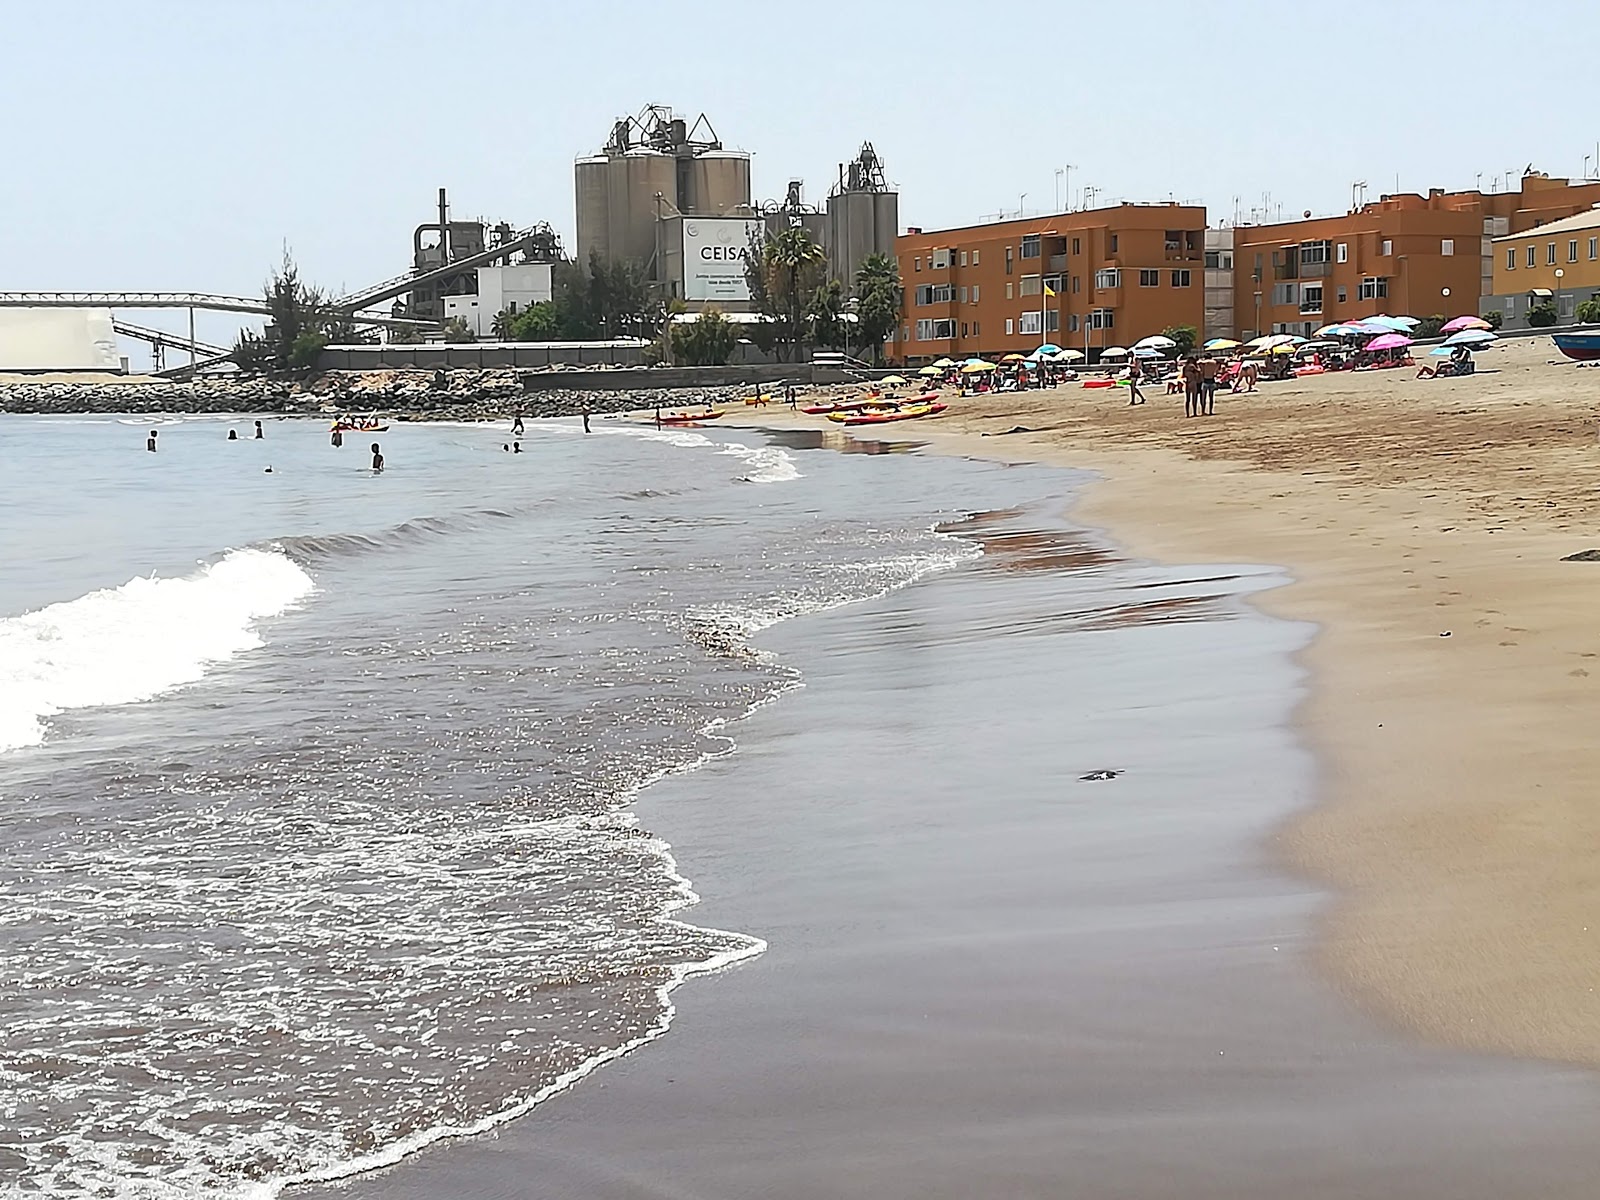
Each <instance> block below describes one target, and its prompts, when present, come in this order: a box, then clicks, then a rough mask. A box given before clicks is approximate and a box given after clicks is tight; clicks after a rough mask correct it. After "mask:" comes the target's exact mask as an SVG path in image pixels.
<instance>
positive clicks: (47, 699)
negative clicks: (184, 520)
mask: <svg viewBox="0 0 1600 1200" xmlns="http://www.w3.org/2000/svg"><path fill="white" fill-rule="evenodd" d="M312 586H313V585H312V582H311V576H309V575H307V574H306V573H305V572H304V571H303V570H301V569H300V567H298V566H296V565H295V564H294V563H293V562H291V561H290V560H289V559H288V558H287V557H286V556H284V555H282V554H278V553H275V552H272V551H268V550H233V551H230V552H229V553H228V554H227V555H226V556H224V557H223V558H222V559H220V560H219V561H217V562H215V563H212V564H211V565H209V566H207V567H204V568H202V569H201V570H199V571H197V572H195V573H194V574H192V575H188V576H185V577H183V578H177V579H144V578H140V579H133V580H130V581H129V582H127V583H125V584H123V585H122V586H121V587H118V588H106V589H103V590H101V591H98V592H90V593H89V594H88V595H87V596H80V597H79V598H78V599H76V600H67V601H63V602H61V603H59V604H52V605H49V606H48V607H46V608H41V609H37V610H36V611H34V612H29V613H24V614H22V615H21V616H17V617H7V618H4V619H0V752H4V751H7V750H15V749H17V748H18V747H21V746H29V745H34V744H36V743H38V742H40V741H42V740H43V739H44V736H45V724H44V723H45V721H46V720H47V719H48V718H50V717H52V716H54V715H56V714H57V713H61V712H65V711H67V710H69V709H75V708H92V707H98V706H101V705H108V704H129V703H133V702H134V701H138V700H148V699H150V698H152V697H154V696H158V695H160V694H161V693H163V692H166V691H170V690H171V689H173V688H175V687H179V686H181V685H183V684H186V683H193V682H194V681H195V680H197V679H200V678H201V677H202V676H204V675H205V673H206V672H207V671H208V670H209V669H210V668H211V667H213V666H215V665H216V664H217V663H220V662H224V661H226V660H227V659H230V658H232V657H234V656H235V655H237V654H240V653H242V652H243V651H245V650H249V649H251V648H252V647H255V646H259V645H260V644H261V639H260V637H259V635H258V634H257V633H256V631H255V628H254V624H255V622H257V621H260V620H261V619H263V618H265V617H271V616H276V615H277V614H278V613H281V612H283V611H284V610H285V609H287V608H288V607H289V606H290V605H292V604H294V603H295V602H297V601H299V600H301V599H303V598H304V597H305V596H306V595H307V594H309V593H310V592H311V590H312Z"/></svg>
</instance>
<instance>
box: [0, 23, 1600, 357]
mask: <svg viewBox="0 0 1600 1200" xmlns="http://www.w3.org/2000/svg"><path fill="white" fill-rule="evenodd" d="M0 16H3V17H4V18H5V20H4V29H5V33H4V37H3V38H0V105H3V107H0V111H3V112H4V113H5V114H6V121H5V130H4V133H3V134H0V180H3V183H4V186H3V187H0V290H11V289H18V288H40V289H69V288H72V289H76V288H106V289H133V288H150V289H171V290H177V289H185V290H187V289H194V290H205V291H217V292H229V293H247V294H254V293H256V292H257V291H258V290H259V288H260V285H261V282H262V280H263V278H264V277H265V275H266V273H267V271H268V269H269V268H270V267H271V266H272V265H273V263H274V262H275V261H276V260H277V259H278V257H279V254H280V251H281V247H282V246H283V245H284V243H287V244H288V245H289V246H290V247H291V249H292V250H293V252H294V255H295V257H296V258H297V259H298V260H299V261H300V263H301V265H302V269H303V273H304V274H305V275H306V276H307V277H309V278H311V279H313V280H315V281H317V282H320V283H323V284H325V285H327V286H329V287H330V288H335V289H337V288H340V287H342V286H346V285H347V286H350V287H355V286H358V285H360V284H364V283H367V282H371V281H374V280H378V279H383V278H387V277H389V276H392V275H395V274H398V273H400V272H401V271H403V270H405V269H406V268H407V267H408V266H409V247H410V235H411V229H412V227H413V226H415V225H416V224H418V223H419V222H421V221H424V220H426V219H427V218H428V215H429V213H430V211H431V209H432V207H433V205H434V196H435V193H436V190H437V189H438V188H439V187H440V186H441V185H443V186H446V187H448V188H449V189H450V194H451V199H452V211H453V215H455V216H456V217H458V218H464V217H477V216H483V217H488V218H490V219H491V220H498V219H505V220H508V221H511V222H512V223H513V224H517V225H525V224H529V223H532V222H534V221H537V220H547V221H549V222H551V223H552V224H553V225H554V226H555V227H556V228H557V229H558V230H560V231H561V233H562V235H563V237H564V238H565V239H566V242H567V245H568V247H569V250H570V247H571V245H572V231H573V183H572V161H573V159H574V158H575V157H577V156H579V155H582V154H587V153H592V152H594V151H596V150H598V149H599V147H600V145H601V144H602V143H603V141H604V140H605V138H606V136H607V134H608V132H609V129H610V125H611V122H612V121H613V120H614V119H615V118H617V117H618V116H621V115H623V114H626V113H632V112H635V111H637V110H638V109H639V108H641V107H642V106H643V105H645V104H647V103H660V104H667V105H671V106H672V107H674V108H676V109H678V110H679V111H681V112H684V113H687V114H689V115H691V116H693V115H694V114H696V113H700V112H705V113H706V114H708V115H709V116H710V118H711V120H712V122H713V123H714V125H715V126H716V129H717V131H718V133H719V134H720V135H721V137H722V139H723V141H724V142H725V143H726V144H727V145H728V146H730V147H733V148H737V149H742V150H748V151H750V152H752V153H753V155H754V162H753V175H754V184H755V191H756V194H757V197H758V198H763V197H781V195H782V192H783V190H784V186H785V184H786V182H787V181H788V180H789V178H791V177H801V178H804V179H805V180H806V184H807V193H808V196H809V197H810V198H812V199H815V200H821V199H822V198H823V196H824V195H825V194H826V191H827V188H828V185H829V183H830V182H831V181H832V179H833V177H834V175H835V173H836V171H837V164H838V163H839V162H841V161H844V160H847V159H849V158H851V157H852V156H853V155H854V154H855V151H856V149H857V148H858V146H859V145H860V143H861V142H862V141H863V140H870V141H872V142H873V143H874V144H875V145H876V147H877V149H878V152H879V154H880V155H881V156H882V157H883V159H884V161H885V163H886V165H887V168H888V173H889V176H890V178H891V180H892V181H893V182H894V183H895V184H897V185H898V187H899V189H900V193H901V199H900V213H901V220H902V221H903V222H904V223H906V224H916V225H924V226H929V227H936V226H940V225H949V224H958V223H963V222H967V221H970V220H973V219H976V218H978V217H980V216H982V215H985V214H994V213H997V212H999V211H1000V210H1001V209H1005V208H1009V209H1012V210H1015V209H1016V208H1017V207H1018V204H1019V196H1020V194H1021V193H1024V192H1025V193H1027V198H1026V200H1025V201H1023V203H1024V204H1025V205H1026V207H1027V208H1028V209H1030V210H1034V209H1046V208H1049V207H1051V205H1052V204H1053V202H1054V195H1055V190H1056V187H1057V179H1056V170H1057V168H1061V167H1065V166H1067V165H1068V164H1071V165H1072V170H1071V172H1070V176H1069V178H1070V182H1069V183H1068V184H1067V188H1068V190H1069V191H1070V193H1071V196H1072V198H1073V199H1076V198H1077V196H1078V193H1079V190H1080V188H1081V187H1082V186H1083V185H1084V184H1090V185H1093V186H1094V187H1095V188H1096V189H1098V193H1099V195H1100V196H1101V197H1103V198H1105V199H1117V198H1126V199H1130V200H1160V199H1168V198H1175V199H1181V200H1187V201H1199V202H1203V203H1205V204H1207V205H1208V206H1209V207H1210V209H1211V212H1212V220H1213V221H1214V222H1215V221H1217V220H1219V219H1226V218H1228V217H1230V216H1231V215H1232V214H1233V212H1234V210H1235V208H1236V204H1237V206H1238V207H1240V208H1242V209H1244V210H1245V211H1246V212H1248V210H1250V209H1251V208H1254V207H1259V206H1260V205H1261V204H1262V197H1263V194H1264V193H1270V195H1271V202H1270V203H1271V207H1272V210H1273V211H1275V210H1276V207H1277V206H1278V205H1280V204H1281V205H1282V207H1283V211H1284V213H1285V214H1291V213H1299V212H1301V211H1303V210H1305V209H1312V210H1314V211H1317V212H1328V211H1343V210H1344V209H1345V208H1346V207H1347V206H1348V204H1349V199H1350V184H1351V182H1352V181H1353V180H1357V179H1364V180H1366V181H1367V183H1368V185H1369V188H1368V191H1369V195H1370V196H1372V197H1376V196H1377V195H1378V194H1379V193H1380V192H1384V191H1392V190H1393V189H1394V187H1395V183H1396V178H1397V177H1398V182H1399V185H1400V187H1401V188H1402V189H1404V190H1408V191H1415V190H1425V189H1426V188H1427V187H1428V186H1430V185H1433V186H1442V187H1448V188H1461V187H1472V186H1474V185H1475V184H1477V183H1478V182H1479V176H1480V173H1481V176H1482V186H1483V187H1484V188H1485V189H1487V188H1488V187H1489V186H1490V181H1491V179H1492V178H1493V177H1495V176H1497V175H1498V176H1500V178H1501V179H1502V180H1503V179H1504V175H1505V173H1506V172H1507V171H1513V172H1517V173H1520V171H1521V169H1522V168H1523V167H1524V166H1526V165H1527V164H1528V163H1530V162H1531V163H1533V164H1534V165H1535V166H1536V167H1538V168H1539V169H1541V170H1545V171H1548V172H1550V173H1551V174H1567V175H1577V174H1579V173H1580V172H1581V170H1582V169H1583V160H1584V156H1585V155H1586V154H1588V155H1593V154H1594V153H1595V149H1596V146H1595V143H1596V140H1597V139H1600V119H1595V118H1591V117H1590V116H1588V115H1587V114H1588V111H1589V110H1590V108H1591V107H1592V106H1591V105H1589V104H1588V103H1586V102H1584V101H1583V100H1582V99H1581V97H1582V96H1584V95H1587V94H1588V88H1589V85H1590V84H1591V83H1592V77H1591V76H1590V75H1588V73H1587V71H1586V70H1585V66H1584V64H1585V62H1586V61H1587V62H1590V63H1592V61H1593V54H1594V48H1595V45H1596V42H1597V36H1600V2H1597V0H1543V2H1542V3H1536V4H1507V3H1504V2H1503V0H1502V2H1499V3H1490V2H1488V0H1428V2H1423V0H1383V2H1378V0H1367V2H1366V3H1354V4H1351V3H1344V4H1341V3H1333V2H1319V3H1303V2H1300V0H1212V2H1211V3H1193V2H1180V0H1117V2H1115V3H1078V2H1070V0H1058V2H1057V3H1046V2H1041V0H1011V2H1010V3H1007V4H986V3H974V2H971V0H966V2H961V3H958V2H956V0H920V2H919V3H916V4H902V3H889V2H884V0H853V2H850V3H841V2H837V0H811V2H810V3H800V2H793V3H789V4H781V5H779V4H770V3H764V2H763V0H744V2H743V3H726V2H723V0H693V2H687V0H685V2H680V3H676V4H668V3H662V2H661V0H655V2H653V3H636V2H633V0H609V2H602V3H578V4H573V3H566V2H562V0H518V2H504V0H479V2H477V3H471V4H444V3H437V2H436V3H433V4H421V3H414V2H412V0H320V2H312V0H140V3H137V4H131V3H126V2H125V0H77V2H76V3H74V2H71V0H0ZM1589 69H1593V68H1592V66H1591V67H1590V68H1589ZM1562 97H1570V98H1572V99H1571V100H1570V101H1568V102H1563V101H1562V99H1561V98H1562ZM1595 169H1596V164H1595V162H1594V160H1593V159H1591V161H1590V170H1591V171H1594V170H1595ZM1502 186H1504V184H1503V183H1502ZM1235 198H1238V199H1237V202H1236V199H1235ZM1065 200H1066V196H1065V195H1063V201H1065ZM129 316H130V317H131V318H132V319H135V320H140V319H141V317H140V316H139V315H137V314H132V313H130V314H129ZM143 319H146V320H148V322H149V323H153V324H155V323H165V324H168V325H169V326H171V327H173V328H176V327H177V325H178V321H179V319H178V318H177V317H176V316H175V315H174V314H165V315H163V314H145V317H144V318H143ZM237 324H238V321H237V319H235V318H213V319H212V320H210V321H208V324H207V328H208V331H209V332H211V333H212V334H213V335H214V336H215V337H217V338H221V337H223V336H224V335H225V334H226V332H227V331H229V330H231V329H232V328H233V327H235V326H236V325H237Z"/></svg>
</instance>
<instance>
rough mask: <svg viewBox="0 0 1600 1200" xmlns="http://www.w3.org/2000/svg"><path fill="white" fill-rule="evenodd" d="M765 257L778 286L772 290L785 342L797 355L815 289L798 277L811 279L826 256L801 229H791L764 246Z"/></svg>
mask: <svg viewBox="0 0 1600 1200" xmlns="http://www.w3.org/2000/svg"><path fill="white" fill-rule="evenodd" d="M765 257H766V260H767V269H768V271H769V272H770V273H771V274H774V275H776V276H777V279H776V280H775V282H777V283H778V286H777V287H775V288H773V289H772V290H773V291H774V292H777V293H779V294H780V296H781V301H780V303H781V304H782V307H783V311H784V317H785V324H786V325H787V326H788V328H787V330H786V331H785V332H786V333H787V335H788V337H787V339H786V340H787V341H788V342H789V344H790V346H791V347H792V348H793V349H794V350H795V352H796V353H798V351H799V349H800V343H801V341H802V340H803V338H804V330H805V306H806V300H807V299H808V298H809V297H810V295H811V294H812V292H813V290H814V287H815V285H814V284H813V285H812V287H807V286H805V283H806V282H809V279H807V280H805V281H802V276H810V275H812V274H813V273H814V272H815V271H816V270H817V268H819V267H821V266H822V265H823V264H825V263H826V261H827V255H826V254H825V253H824V252H823V249H822V247H821V246H819V245H817V243H816V242H815V241H814V240H813V239H812V237H811V235H810V234H809V233H807V232H806V230H805V229H804V228H802V227H801V226H799V225H794V226H791V227H790V228H788V229H785V230H784V231H783V232H782V233H780V234H778V236H777V237H775V238H773V239H772V240H770V241H769V242H768V243H767V247H766V253H765Z"/></svg>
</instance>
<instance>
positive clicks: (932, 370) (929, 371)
mask: <svg viewBox="0 0 1600 1200" xmlns="http://www.w3.org/2000/svg"><path fill="white" fill-rule="evenodd" d="M917 374H918V375H943V374H944V372H943V371H941V370H940V369H939V368H938V367H923V368H922V370H920V371H918V372H917Z"/></svg>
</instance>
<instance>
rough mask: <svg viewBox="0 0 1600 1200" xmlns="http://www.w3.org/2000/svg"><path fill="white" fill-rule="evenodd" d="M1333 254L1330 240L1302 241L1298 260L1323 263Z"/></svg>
mask: <svg viewBox="0 0 1600 1200" xmlns="http://www.w3.org/2000/svg"><path fill="white" fill-rule="evenodd" d="M1332 256H1333V243H1331V242H1303V243H1301V246H1300V261H1301V262H1303V263H1325V262H1327V261H1328V259H1329V258H1331V257H1332Z"/></svg>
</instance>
